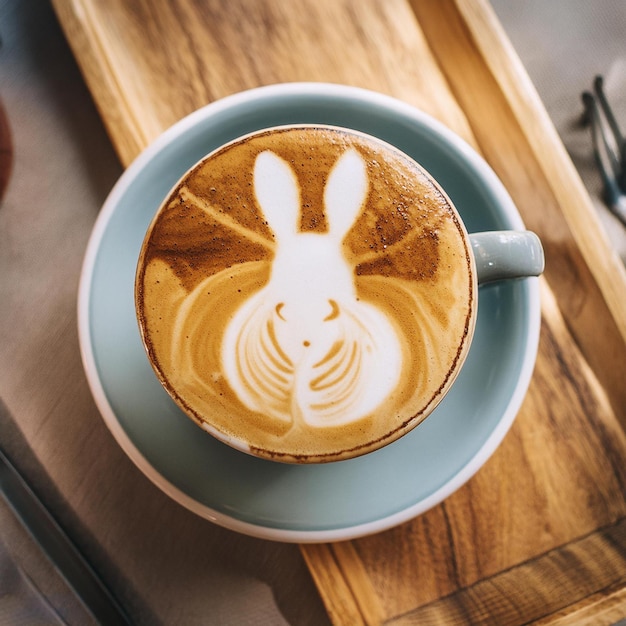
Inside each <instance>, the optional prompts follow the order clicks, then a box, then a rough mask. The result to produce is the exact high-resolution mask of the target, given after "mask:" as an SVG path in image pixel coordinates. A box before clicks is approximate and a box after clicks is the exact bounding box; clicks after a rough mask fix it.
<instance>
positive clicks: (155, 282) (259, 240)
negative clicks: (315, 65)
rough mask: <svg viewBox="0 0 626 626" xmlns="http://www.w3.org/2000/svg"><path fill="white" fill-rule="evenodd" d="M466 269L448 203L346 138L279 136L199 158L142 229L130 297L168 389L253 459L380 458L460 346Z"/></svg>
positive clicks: (472, 307)
mask: <svg viewBox="0 0 626 626" xmlns="http://www.w3.org/2000/svg"><path fill="white" fill-rule="evenodd" d="M476 295H477V287H476V277H475V270H474V260H473V256H472V252H471V249H470V244H469V240H468V236H467V233H466V232H465V230H464V227H463V225H462V222H461V220H460V218H459V216H458V214H457V212H456V210H455V209H454V207H453V206H452V204H451V202H450V200H449V199H448V198H447V196H446V195H445V193H444V192H443V191H442V190H441V189H440V187H439V186H438V185H437V183H436V182H435V181H433V179H432V178H431V177H430V176H429V175H428V174H427V173H426V172H425V171H424V170H423V169H422V168H421V167H420V166H419V165H418V164H417V163H415V162H414V161H413V160H412V159H410V158H409V157H408V156H407V155H405V154H404V153H402V152H400V151H398V150H397V149H395V148H393V147H392V146H390V145H388V144H385V143H383V142H381V141H379V140H377V139H374V138H372V137H369V136H367V135H364V134H361V133H359V132H356V131H350V130H346V129H339V128H334V127H324V126H291V127H279V128H274V129H268V130H263V131H259V132H257V133H254V134H252V135H249V136H246V137H243V138H241V139H238V140H236V141H234V142H232V143H229V144H227V145H226V146H223V147H222V148H220V149H218V150H216V151H215V152H213V153H211V154H210V155H209V156H207V157H206V158H204V159H203V160H202V161H201V162H200V163H198V164H197V165H195V166H194V167H193V168H192V169H191V170H190V171H189V172H187V174H185V176H184V177H183V178H182V180H181V181H180V182H179V183H178V185H177V186H176V187H175V189H174V190H173V191H172V192H171V193H170V195H169V196H168V198H167V199H166V200H165V202H164V203H163V205H162V206H161V208H160V209H159V211H158V212H157V214H156V216H155V218H154V220H153V222H152V224H151V226H150V228H149V230H148V233H147V235H146V238H145V241H144V244H143V246H142V251H141V255H140V258H139V263H138V268H137V276H136V284H135V301H136V311H137V317H138V321H139V327H140V331H141V335H142V339H143V342H144V345H145V348H146V351H147V354H148V357H149V359H150V362H151V364H152V366H153V368H154V370H155V372H156V374H157V376H158V378H159V380H160V381H161V383H162V384H163V386H164V387H165V389H166V390H167V391H168V393H169V394H170V395H171V396H172V398H173V399H174V400H175V401H176V402H177V404H178V405H179V406H180V407H181V408H182V409H183V410H184V412H185V413H186V414H187V415H189V417H191V418H192V419H194V420H195V421H196V422H197V423H198V424H199V425H200V426H202V427H203V428H205V429H206V430H207V431H209V432H210V433H212V434H213V435H215V436H216V437H218V438H219V439H221V440H223V441H225V442H227V443H229V444H230V445H233V446H235V447H237V448H239V449H242V450H244V451H247V452H250V453H252V454H255V455H258V456H262V457H265V458H270V459H274V460H279V461H286V462H323V461H335V460H341V459H346V458H350V457H353V456H357V455H359V454H363V453H365V452H369V451H371V450H374V449H377V448H379V447H381V446H382V445H385V444H387V443H390V442H391V441H394V440H395V439H397V438H398V437H400V436H401V435H403V434H404V433H406V432H407V431H408V430H410V429H412V428H413V427H414V426H416V425H417V424H418V423H419V422H421V421H422V420H423V419H424V418H425V417H426V416H428V415H429V414H430V412H431V411H432V410H433V408H434V407H435V406H436V405H437V404H438V403H439V401H440V400H441V399H442V398H443V396H444V395H445V393H446V391H447V390H448V388H449V387H450V385H451V384H452V382H453V381H454V379H455V377H456V375H457V374H458V371H459V369H460V367H461V365H462V363H463V360H464V358H465V355H466V353H467V351H468V349H469V345H470V342H471V337H472V334H473V330H474V324H475V318H476Z"/></svg>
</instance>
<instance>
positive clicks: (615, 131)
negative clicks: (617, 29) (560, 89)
mask: <svg viewBox="0 0 626 626" xmlns="http://www.w3.org/2000/svg"><path fill="white" fill-rule="evenodd" d="M582 99H583V103H584V105H585V117H586V120H587V121H588V122H589V124H590V125H591V139H592V142H593V153H594V157H595V159H596V163H597V165H598V169H599V171H600V176H601V177H602V184H603V187H604V195H605V200H606V203H607V205H608V206H609V208H610V209H611V211H612V212H613V214H614V215H615V216H616V217H617V218H618V219H619V220H620V221H621V222H622V224H624V226H626V141H625V140H624V135H623V134H622V132H621V129H620V127H619V124H618V123H617V120H616V119H615V115H614V114H613V111H612V109H611V106H610V105H609V102H608V100H607V98H606V95H605V93H604V85H603V79H602V76H596V78H595V80H594V83H593V92H591V91H585V92H584V93H583V94H582Z"/></svg>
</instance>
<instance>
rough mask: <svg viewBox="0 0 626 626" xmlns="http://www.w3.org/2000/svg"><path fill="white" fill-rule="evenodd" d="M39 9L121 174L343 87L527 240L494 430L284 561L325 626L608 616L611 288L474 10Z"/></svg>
mask: <svg viewBox="0 0 626 626" xmlns="http://www.w3.org/2000/svg"><path fill="white" fill-rule="evenodd" d="M53 5H54V7H55V10H56V12H57V14H58V16H59V19H60V21H61V23H62V25H63V28H64V29H65V32H66V34H67V37H68V40H69V42H70V44H71V46H72V47H73V50H74V52H75V54H76V57H77V59H78V62H79V65H80V67H81V68H82V71H83V73H84V76H85V80H86V81H87V83H88V85H89V87H90V89H91V91H92V93H93V95H94V98H95V100H96V103H97V105H98V107H99V109H100V111H101V114H102V117H103V120H104V123H105V124H106V127H107V129H108V132H109V134H110V136H111V139H112V141H113V144H114V146H115V148H116V150H117V151H118V154H119V155H120V159H121V160H122V162H123V163H124V164H129V163H130V162H131V161H132V159H134V158H135V156H136V155H137V154H138V153H139V152H140V151H141V150H142V149H143V148H144V147H145V146H146V145H147V144H148V143H149V142H150V141H152V139H154V138H155V137H156V136H157V135H158V134H159V133H160V132H161V131H163V130H165V128H167V127H168V126H169V125H171V124H172V123H174V122H175V121H177V120H178V119H180V118H181V117H182V116H184V115H186V114H187V113H190V112H191V111H193V110H195V109H197V108H198V107H200V106H203V105H204V104H206V103H208V102H211V101H213V100H215V99H217V98H220V97H223V96H225V95H229V94H231V93H234V92H237V91H241V90H243V89H247V88H251V87H256V86H260V85H265V84H270V83H275V82H287V81H325V82H337V83H344V84H349V85H357V86H360V87H365V88H370V89H374V90H377V91H380V92H383V93H387V94H390V95H393V96H395V97H397V98H399V99H401V100H404V101H406V102H408V103H410V104H413V105H415V106H417V107H419V108H421V109H423V110H424V111H426V112H428V113H430V114H432V115H434V116H435V117H437V118H438V119H439V120H441V121H442V122H443V123H444V124H446V125H447V126H448V127H450V128H451V129H453V130H454V131H455V132H457V133H458V134H459V135H461V136H462V137H463V138H465V139H466V140H467V141H468V142H470V144H472V145H473V146H475V147H476V148H477V149H478V150H479V151H481V152H482V154H483V155H484V156H485V158H486V159H487V160H488V162H489V163H490V164H491V166H492V167H493V168H494V169H495V171H496V172H497V173H498V175H499V176H500V178H501V179H502V181H503V182H504V184H505V186H506V187H507V189H508V190H509V192H510V193H511V195H512V196H513V198H514V200H515V202H516V204H517V205H518V207H519V209H520V212H521V214H522V217H523V218H524V220H525V222H526V224H527V225H528V226H529V227H530V228H532V229H534V230H536V231H537V232H538V234H539V235H540V236H541V237H542V240H543V242H544V245H545V248H546V254H547V268H546V274H545V278H544V279H542V282H541V285H542V287H541V289H542V333H541V339H540V347H539V356H538V360H537V365H536V368H535V373H534V376H533V380H532V382H531V385H530V389H529V392H528V394H527V397H526V399H525V402H524V404H523V406H522V409H521V411H520V414H519V416H518V419H517V420H516V422H515V424H514V426H513V428H512V429H511V432H510V433H509V434H508V436H507V437H506V438H505V440H504V442H503V444H502V445H501V446H500V448H499V449H498V451H497V452H496V453H495V454H494V455H493V457H492V458H491V459H490V460H489V462H488V463H487V464H486V465H485V466H484V467H483V469H482V470H481V471H480V472H478V474H477V475H476V476H475V477H474V478H473V479H472V480H471V481H469V482H468V483H467V484H466V485H465V486H464V487H462V488H461V489H460V490H459V491H457V492H456V493H455V494H454V495H452V496H451V497H450V498H448V499H447V500H446V501H445V502H444V503H443V504H441V505H440V506H438V507H435V508H434V509H432V510H431V511H429V512H427V513H425V514H424V515H422V516H420V517H418V518H416V519H415V520H412V521H410V522H408V523H406V524H403V525H402V526H400V527H397V528H394V529H392V530H389V531H387V532H384V533H381V534H378V535H374V536H371V537H367V538H363V539H359V540H356V541H352V542H344V543H338V544H328V545H307V546H303V547H302V553H303V555H304V558H305V559H306V561H307V563H308V565H309V569H310V570H311V573H312V575H313V577H314V579H315V581H316V583H317V585H318V588H319V590H320V593H321V595H322V598H323V600H324V602H325V604H326V606H327V608H328V612H329V615H330V617H331V619H332V621H333V623H335V624H347V625H352V624H383V623H393V624H417V623H419V624H458V623H494V624H496V623H497V624H523V623H537V624H559V625H563V626H565V625H567V624H574V623H578V622H577V620H580V623H594V624H596V623H597V624H602V623H609V620H613V621H615V620H616V619H618V618H620V617H623V616H625V615H626V560H625V552H626V531H625V524H626V522H625V520H626V436H625V434H624V431H625V429H626V385H625V384H624V381H625V379H624V371H625V367H626V307H624V302H626V272H624V268H623V266H622V265H621V263H620V262H619V260H618V259H617V257H616V255H614V254H613V253H612V252H611V251H610V249H609V247H608V244H607V241H606V238H605V237H604V235H603V233H602V230H601V228H600V226H599V224H598V222H597V219H596V217H595V213H594V211H593V208H592V205H591V202H590V200H589V198H588V196H587V194H586V191H585V189H584V187H583V185H582V183H581V182H580V179H579V178H578V176H577V174H576V172H575V169H574V167H573V165H572V164H571V162H570V160H569V158H568V156H567V154H566V152H565V150H564V148H563V146H562V145H561V143H560V141H559V139H558V136H557V134H556V132H555V130H554V128H553V126H552V124H551V122H550V120H549V118H548V116H547V114H546V112H545V110H544V109H543V107H542V106H541V102H540V101H539V98H538V96H537V94H536V92H535V90H534V88H533V87H532V85H531V84H530V81H529V79H528V77H527V75H526V74H525V72H524V69H523V67H522V66H521V64H520V63H519V60H518V59H517V57H516V56H515V53H514V51H513V50H512V48H511V46H510V44H509V43H508V41H507V40H506V37H505V35H504V33H503V32H502V29H501V28H500V26H499V24H498V22H497V19H496V18H495V16H494V14H493V11H492V10H491V9H490V7H489V5H488V4H487V2H486V0H441V1H440V2H436V3H435V2H423V1H421V0H388V1H387V2H380V1H379V0H297V1H294V2H293V3H285V2H281V1H280V0H258V1H256V2H249V1H246V0H233V1H232V2H229V3H223V2H219V1H218V0H207V1H202V2H201V1H200V0H171V1H170V0H153V1H149V0H136V1H135V2H133V3H128V2H125V0H109V2H106V3H101V2H97V1H96V0H53ZM594 619H595V620H597V621H593V620H594Z"/></svg>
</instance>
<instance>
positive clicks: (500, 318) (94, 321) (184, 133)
mask: <svg viewBox="0 0 626 626" xmlns="http://www.w3.org/2000/svg"><path fill="white" fill-rule="evenodd" d="M301 123H303V124H310V123H315V124H329V125H335V126H344V127H348V128H352V129H355V130H359V131H362V132H365V133H368V134H370V135H373V136H375V137H378V138H380V139H383V140H385V141H387V142H389V143H391V144H392V145H395V146H396V147H398V148H399V149H400V150H402V151H404V152H406V153H407V154H408V155H410V156H411V157H413V158H414V159H415V160H416V161H418V162H419V163H421V164H422V165H423V166H424V167H425V168H426V169H427V170H428V171H429V172H430V173H431V174H432V175H433V176H434V177H435V179H436V180H438V182H439V183H440V184H441V186H442V187H443V189H445V191H446V192H447V194H448V195H449V196H450V198H451V199H452V201H453V202H454V204H455V205H456V207H457V209H458V211H459V213H460V215H461V217H462V218H463V221H464V223H465V226H466V228H467V229H468V231H469V232H470V233H476V232H483V231H523V230H524V225H523V223H522V220H521V218H520V216H519V214H518V212H517V210H516V208H515V206H514V205H513V202H512V201H511V199H510V197H509V196H508V194H507V193H506V191H505V189H504V188H503V186H502V184H501V183H500V182H499V180H498V179H497V177H496V176H495V174H494V173H493V172H492V170H491V169H490V168H489V167H488V166H487V165H486V163H485V162H484V161H483V160H482V159H481V157H479V156H478V155H477V154H476V153H475V152H474V151H473V150H472V149H471V148H470V147H469V146H468V145H467V144H466V143H465V142H463V141H462V140H461V139H459V138H458V137H457V136H456V135H454V134H453V133H451V132H450V131H449V130H447V129H446V128H445V127H443V126H442V125H441V124H439V123H438V122H436V121H435V120H433V119H432V118H431V117H429V116H427V115H425V114H424V113H422V112H420V111H418V110H416V109H414V108H413V107H410V106H408V105H406V104H404V103H402V102H399V101H397V100H394V99H392V98H389V97H387V96H383V95H380V94H376V93H373V92H369V91H365V90H361V89H357V88H351V87H344V86H338V85H329V84H320V83H295V84H286V85H275V86H270V87H263V88H259V89H255V90H251V91H248V92H244V93H241V94H237V95H235V96H231V97H228V98H225V99H223V100H220V101H218V102H215V103H213V104H211V105H209V106H207V107H205V108H203V109H201V110H199V111H197V112H195V113H193V114H192V115H190V116H188V117H187V118H185V119H183V120H182V121H181V122H179V123H178V124H176V125H175V126H173V127H172V128H171V129H170V130H168V131H167V132H166V133H164V134H163V135H162V136H161V137H160V138H159V139H158V140H157V141H155V142H154V143H153V144H152V145H151V146H150V147H149V148H148V149H147V150H146V151H145V152H144V153H143V154H142V155H141V156H140V157H139V158H138V159H137V160H136V161H135V162H134V163H133V164H132V165H131V166H130V167H129V168H128V170H127V171H126V172H125V173H124V175H123V176H122V177H121V178H120V180H119V182H118V183H117V185H116V186H115V187H114V189H113V190H112V192H111V194H110V196H109V198H108V199H107V201H106V203H105V205H104V207H103V209H102V211H101V214H100V216H99V218H98V221H97V223H96V225H95V227H94V231H93V234H92V236H91V239H90V242H89V245H88V248H87V252H86V256H85V261H84V266H83V272H82V277H81V284H80V289H79V301H78V313H79V337H80V345H81V352H82V358H83V363H84V367H85V371H86V373H87V377H88V380H89V384H90V387H91V390H92V393H93V395H94V398H95V400H96V403H97V405H98V407H99V409H100V411H101V413H102V416H103V418H104V420H105V422H106V424H107V426H108V427H109V429H110V430H111V432H112V434H113V436H114V437H115V438H116V440H117V441H118V443H119V444H120V445H121V447H122V448H123V449H124V450H125V452H126V453H127V454H128V455H129V457H130V458H131V459H132V460H133V461H134V462H135V463H136V465H137V466H138V467H139V468H140V469H141V470H142V471H143V472H144V473H145V474H146V476H147V477H148V478H149V479H150V480H152V481H153V482H154V483H155V484H156V485H158V486H159V487H160V488H161V489H162V490H163V491H164V492H166V493H167V494H169V495H170V496H171V497H172V498H173V499H175V500H176V501H178V502H179V503H181V504H182V505H184V506H186V507H188V508H189V509H190V510H192V511H194V512H196V513H198V514H199V515H201V516H203V517H205V518H207V519H209V520H211V521H213V522H215V523H217V524H220V525H223V526H226V527H228V528H231V529H233V530H236V531H239V532H243V533H246V534H249V535H253V536H257V537H263V538H267V539H274V540H279V541H294V542H317V541H334V540H342V539H349V538H355V537H358V536H363V535H367V534H371V533H374V532H379V531H382V530H384V529H386V528H390V527H392V526H395V525H397V524H400V523H402V522H404V521H406V520H408V519H410V518H412V517H414V516H416V515H419V514H420V513H422V512H424V511H426V510H427V509H429V508H431V507H432V506H434V505H436V504H438V503H439V502H441V501H442V500H443V499H444V498H446V497H448V496H449V495H450V494H452V493H453V492H454V491H455V490H456V489H458V488H459V487H460V486H461V485H463V484H464V483H465V482H466V481H467V480H469V479H470V478H471V477H472V476H473V475H474V473H475V472H476V471H478V469H480V467H481V466H482V465H483V464H484V463H485V462H486V461H487V459H488V458H489V457H490V456H491V454H492V453H493V452H494V450H495V449H496V448H497V446H498V445H499V443H500V442H501V441H502V438H503V437H504V436H505V434H506V433H507V431H508V429H509V427H510V426H511V424H512V422H513V420H514V418H515V415H516V414H517V411H518V409H519V407H520V405H521V403H522V400H523V398H524V395H525V393H526V390H527V387H528V384H529V381H530V378H531V374H532V370H533V367H534V362H535V358H536V353H537V344H538V337H539V326H540V308H539V283H538V279H537V278H536V277H526V278H522V279H516V280H506V281H497V282H489V281H492V280H494V279H497V278H500V277H501V276H502V275H503V274H504V275H506V276H510V275H511V271H512V270H514V274H520V273H521V275H526V274H538V273H540V272H541V270H542V268H543V256H542V252H541V246H540V244H539V243H538V241H537V240H536V238H534V237H533V236H532V235H526V234H524V235H523V236H519V235H516V234H511V233H503V234H501V235H499V236H498V237H500V238H502V237H504V238H506V237H511V238H512V240H511V242H510V245H507V246H505V248H506V249H508V250H509V253H507V254H502V252H501V250H502V249H503V248H502V241H500V242H498V241H497V239H498V237H494V236H493V235H486V236H472V247H473V250H474V254H475V257H476V259H477V266H478V268H479V275H480V274H481V273H482V276H481V280H482V282H489V284H486V285H484V286H482V287H481V288H480V290H479V297H478V300H479V305H478V319H477V324H476V330H475V333H474V339H473V342H472V346H471V349H470V352H469V355H468V357H467V359H466V362H465V365H464V366H463V369H462V370H461V373H460V375H459V377H458V378H457V380H456V382H455V383H454V385H453V387H452V389H451V391H450V392H449V393H448V395H447V396H446V397H445V398H444V400H443V401H442V403H441V404H440V405H439V406H438V407H437V408H436V409H435V411H434V412H433V414H432V415H431V416H430V417H429V418H428V419H427V420H426V421H425V422H424V423H422V424H421V425H420V426H418V427H417V428H416V429H414V430H413V431H411V432H410V433H408V434H407V435H405V436H404V437H402V438H401V439H400V440H398V441H396V442H394V443H392V444H390V445H388V446H387V447H385V448H382V449H380V450H378V451H376V452H372V453H370V454H367V455H365V456H362V457H359V458H356V459H351V460H347V461H340V462H336V463H329V464H323V465H305V466H299V465H284V464H280V463H274V462H272V461H266V460H262V459H259V458H255V457H252V456H249V455H246V454H244V453H242V452H239V451H237V450H234V449H233V448H231V447H229V446H227V445H225V444H223V443H221V442H219V441H217V440H216V439H215V438H213V437H212V436H211V435H209V434H208V433H206V432H204V431H203V430H202V429H200V428H198V427H197V426H196V425H195V424H194V423H193V422H192V421H191V420H189V418H187V417H186V416H185V415H184V414H183V413H182V412H181V411H180V410H179V409H178V408H177V406H176V405H175V404H174V402H173V401H172V400H171V399H170V397H169V396H168V394H167V393H166V392H165V390H164V389H163V388H162V387H161V385H160V383H159V382H158V380H157V378H156V376H155V374H154V373H153V370H152V368H151V366H150V364H149V362H148V360H147V357H146V354H145V351H144V349H143V345H142V342H141V338H140V335H139V330H138V326H137V322H136V318H135V308H134V277H135V268H136V263H137V258H138V256H139V252H140V249H141V244H142V242H143V238H144V235H145V232H146V230H147V228H148V226H149V224H150V222H151V220H152V218H153V216H154V214H155V212H156V211H157V209H158V207H159V205H160V204H161V202H162V200H163V198H164V197H165V196H166V195H167V193H168V192H169V190H170V189H171V188H172V186H173V185H174V184H175V183H176V181H177V180H178V179H179V178H180V177H181V176H182V174H184V173H185V171H187V170H188V169H189V168H190V167H191V166H192V165H193V164H194V163H196V162H197V161H199V160H200V159H201V158H202V157H203V156H204V155H206V154H207V153H209V152H211V151H212V150H213V149H215V148H217V147H219V146H221V145H222V144H224V143H227V142H228V141H230V140H232V139H235V138H236V137H239V136H241V135H244V134H247V133H250V132H252V131H255V130H258V129H260V128H266V127H272V126H280V125H285V124H301ZM494 245H495V249H496V250H499V251H498V252H497V253H496V254H495V255H494V253H493V249H494V248H493V246H494Z"/></svg>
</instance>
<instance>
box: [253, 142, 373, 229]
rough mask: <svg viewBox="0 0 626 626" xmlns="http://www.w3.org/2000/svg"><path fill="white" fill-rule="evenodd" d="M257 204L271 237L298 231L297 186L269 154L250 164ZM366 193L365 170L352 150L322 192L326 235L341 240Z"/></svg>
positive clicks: (286, 166) (293, 177)
mask: <svg viewBox="0 0 626 626" xmlns="http://www.w3.org/2000/svg"><path fill="white" fill-rule="evenodd" d="M254 191H255V194H256V198H257V202H258V203H259V205H260V207H261V209H262V210H263V214H264V215H265V218H266V219H267V222H268V224H269V226H270V227H271V229H272V230H273V231H274V234H275V235H276V236H277V237H278V238H279V239H281V238H284V237H290V236H293V235H295V234H296V233H298V232H299V230H300V185H299V183H298V180H297V178H296V175H295V174H294V172H293V170H292V169H291V167H290V166H289V164H288V163H287V162H286V161H284V160H283V159H281V158H280V157H279V156H277V155H276V154H274V153H273V152H271V151H269V150H266V151H265V152H261V153H260V154H259V155H258V156H257V158H256V162H255V164H254ZM367 191H368V180H367V167H366V165H365V161H364V160H363V157H362V156H361V155H360V154H359V153H358V152H357V151H356V150H354V149H353V148H350V149H348V150H346V152H344V153H343V154H342V155H341V156H340V157H339V159H337V162H336V163H335V165H334V167H333V169H332V170H331V172H330V174H329V176H328V180H327V181H326V186H325V188H324V210H325V213H326V221H327V223H328V229H329V232H328V234H329V235H330V236H332V237H333V238H337V239H343V237H344V236H345V235H346V233H347V232H348V231H349V230H350V228H351V226H352V224H354V221H355V220H356V218H357V216H358V215H359V211H360V209H361V206H362V204H363V202H364V201H365V198H366V196H367Z"/></svg>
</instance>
